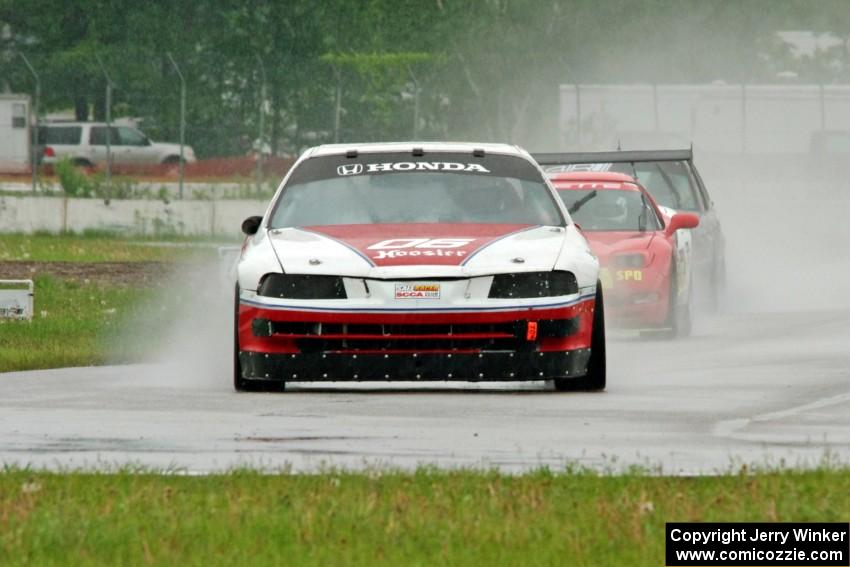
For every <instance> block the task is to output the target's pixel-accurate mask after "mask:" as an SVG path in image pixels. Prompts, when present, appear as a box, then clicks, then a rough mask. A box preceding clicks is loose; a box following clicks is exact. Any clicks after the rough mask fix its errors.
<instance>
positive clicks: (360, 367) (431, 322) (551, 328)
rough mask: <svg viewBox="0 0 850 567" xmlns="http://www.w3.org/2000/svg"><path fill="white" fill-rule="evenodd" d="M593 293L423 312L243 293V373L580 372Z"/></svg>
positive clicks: (481, 376) (547, 375)
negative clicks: (276, 301) (547, 301)
mask: <svg viewBox="0 0 850 567" xmlns="http://www.w3.org/2000/svg"><path fill="white" fill-rule="evenodd" d="M594 308H595V301H594V298H593V296H589V297H587V296H583V297H579V298H577V299H573V300H568V301H564V302H560V303H557V304H555V305H553V306H548V305H547V306H543V307H531V306H529V307H523V306H518V307H515V308H512V309H501V310H500V309H494V310H483V311H482V310H476V311H453V310H446V311H442V312H428V311H425V310H420V311H416V310H405V311H398V310H393V311H391V312H387V311H377V312H375V311H372V312H362V311H357V310H352V309H348V310H346V309H333V310H330V311H328V310H324V311H320V310H307V309H303V308H300V309H299V308H294V307H292V306H273V305H269V304H263V303H258V302H257V301H256V300H251V299H249V300H243V301H242V302H241V303H240V306H239V321H238V333H239V335H238V344H239V354H238V356H239V361H240V364H241V368H242V377H243V378H244V379H246V380H283V381H323V380H325V381H336V380H412V381H416V380H422V381H435V380H464V381H499V380H504V381H515V380H549V379H554V378H573V377H575V378H578V377H580V376H583V375H584V374H585V373H586V370H587V363H588V361H589V359H590V343H591V331H592V325H593V311H594Z"/></svg>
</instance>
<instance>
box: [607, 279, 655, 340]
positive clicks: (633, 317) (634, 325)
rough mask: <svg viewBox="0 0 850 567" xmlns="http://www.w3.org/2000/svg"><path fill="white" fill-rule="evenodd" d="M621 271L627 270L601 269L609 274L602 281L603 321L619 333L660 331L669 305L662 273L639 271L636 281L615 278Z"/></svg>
mask: <svg viewBox="0 0 850 567" xmlns="http://www.w3.org/2000/svg"><path fill="white" fill-rule="evenodd" d="M624 271H626V272H630V271H631V270H620V271H617V270H613V269H612V270H610V271H609V270H607V269H604V272H606V273H609V274H611V275H610V276H607V278H606V277H603V291H604V293H605V319H606V321H607V322H608V323H609V324H610V325H611V326H613V327H619V328H623V329H640V328H656V327H663V326H664V325H665V324H666V322H667V315H668V311H669V304H670V300H669V293H670V284H669V280H668V278H667V277H665V276H664V274H663V273H661V274H659V273H656V272H655V271H650V270H648V269H643V270H639V271H640V273H641V276H642V277H641V279H640V280H637V281H635V280H625V279H623V278H622V277H618V276H620V274H621V273H622V272H624ZM636 271H637V270H636Z"/></svg>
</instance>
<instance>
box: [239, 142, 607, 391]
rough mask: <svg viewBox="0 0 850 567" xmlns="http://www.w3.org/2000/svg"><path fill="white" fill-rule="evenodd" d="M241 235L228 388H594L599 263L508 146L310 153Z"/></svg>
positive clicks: (597, 385)
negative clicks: (412, 384)
mask: <svg viewBox="0 0 850 567" xmlns="http://www.w3.org/2000/svg"><path fill="white" fill-rule="evenodd" d="M243 230H244V232H245V233H246V234H247V235H248V236H247V238H246V241H245V244H244V246H243V250H242V253H241V257H240V258H239V260H238V262H237V264H236V272H237V274H236V275H237V282H236V332H235V357H234V385H235V387H236V389H237V390H249V389H266V390H267V389H282V388H283V386H284V384H285V383H286V382H288V381H329V380H414V381H415V380H423V381H424V380H470V381H481V380H488V381H489V380H508V381H513V380H554V383H555V386H556V388H557V389H559V390H570V389H586V390H601V389H603V388H604V387H605V331H604V317H603V305H602V293H603V292H602V289H601V286H598V285H597V283H598V279H599V265H598V262H597V260H596V258H595V257H594V256H593V254H592V253H591V251H590V249H589V247H588V244H587V241H586V240H585V238H584V236H583V235H582V233H581V231H580V230H579V229H578V228H576V226H575V224H573V223H572V222H571V220H570V217H569V214H568V213H567V212H566V209H565V208H564V206H563V204H562V203H561V201H560V199H558V196H557V194H556V193H555V191H554V189H553V188H552V186H551V185H550V184H549V183H548V182H547V181H546V179H545V177H544V175H543V173H542V171H541V170H540V168H539V167H538V165H537V164H536V163H535V162H534V160H533V159H532V158H531V156H530V155H528V154H527V153H526V152H524V151H522V150H520V149H518V148H516V147H514V146H507V145H495V144H483V145H470V144H443V143H426V144H415V145H413V144H363V145H344V146H343V145H332V146H322V147H319V148H314V149H311V150H308V151H307V152H305V153H304V154H303V155H302V156H301V157H300V158H299V160H298V161H297V162H296V164H295V165H294V166H293V168H292V169H291V170H290V172H289V173H288V174H287V176H286V178H285V179H284V180H283V182H282V183H281V186H280V187H279V188H278V190H277V193H276V194H275V196H274V198H273V200H272V202H271V204H270V206H269V208H268V210H267V211H266V214H265V215H264V216H263V217H251V218H249V219H247V220H246V221H245V223H243Z"/></svg>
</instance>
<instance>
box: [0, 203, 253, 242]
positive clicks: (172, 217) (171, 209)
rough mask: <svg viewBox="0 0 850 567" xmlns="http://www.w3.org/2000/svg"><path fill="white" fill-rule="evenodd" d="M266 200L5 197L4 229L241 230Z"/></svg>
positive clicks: (0, 219) (0, 222)
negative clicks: (243, 223)
mask: <svg viewBox="0 0 850 567" xmlns="http://www.w3.org/2000/svg"><path fill="white" fill-rule="evenodd" d="M267 205H268V202H267V201H247V200H226V201H189V200H186V201H173V202H169V203H167V204H166V203H164V202H162V201H152V200H113V201H111V202H110V203H109V204H106V203H104V201H103V200H101V199H67V198H62V197H23V196H22V197H17V196H14V197H11V196H3V197H0V233H2V232H7V233H8V232H23V233H30V232H35V231H45V232H66V231H72V232H83V231H85V230H103V231H111V232H120V233H125V234H133V235H157V234H185V235H208V234H223V235H227V234H237V233H238V232H239V230H240V226H241V224H242V221H243V220H245V218H246V217H249V216H251V215H261V214H263V212H265V209H266V206H267Z"/></svg>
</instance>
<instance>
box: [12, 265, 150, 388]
mask: <svg viewBox="0 0 850 567" xmlns="http://www.w3.org/2000/svg"><path fill="white" fill-rule="evenodd" d="M35 287H36V292H35V294H36V295H35V299H36V303H35V314H34V317H33V319H32V321H15V320H4V319H0V372H9V371H14V370H35V369H41V368H60V367H65V366H90V365H95V364H104V363H106V362H107V361H110V362H116V361H132V360H137V359H138V358H140V357H141V356H142V354H143V353H144V352H145V349H146V348H147V345H146V344H144V343H143V342H139V341H137V342H126V341H122V340H120V338H121V337H122V335H121V334H120V333H119V330H120V326H121V323H122V322H123V321H125V320H129V319H131V318H132V319H133V320H139V321H149V322H150V324H151V325H152V326H153V324H154V323H155V321H156V319H154V318H151V317H147V318H143V317H138V314H139V310H141V309H144V305H150V304H151V302H150V301H145V300H146V299H148V298H150V297H151V294H153V293H154V291H153V290H146V289H140V288H136V287H106V286H99V285H96V284H81V283H77V282H73V281H67V280H62V279H54V278H51V277H47V276H42V277H36V278H35ZM143 331H144V330H140V332H138V333H137V336H139V337H146V336H148V337H154V336H156V335H157V332H158V329H156V328H151V329H150V331H149V332H147V333H146V332H143Z"/></svg>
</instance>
